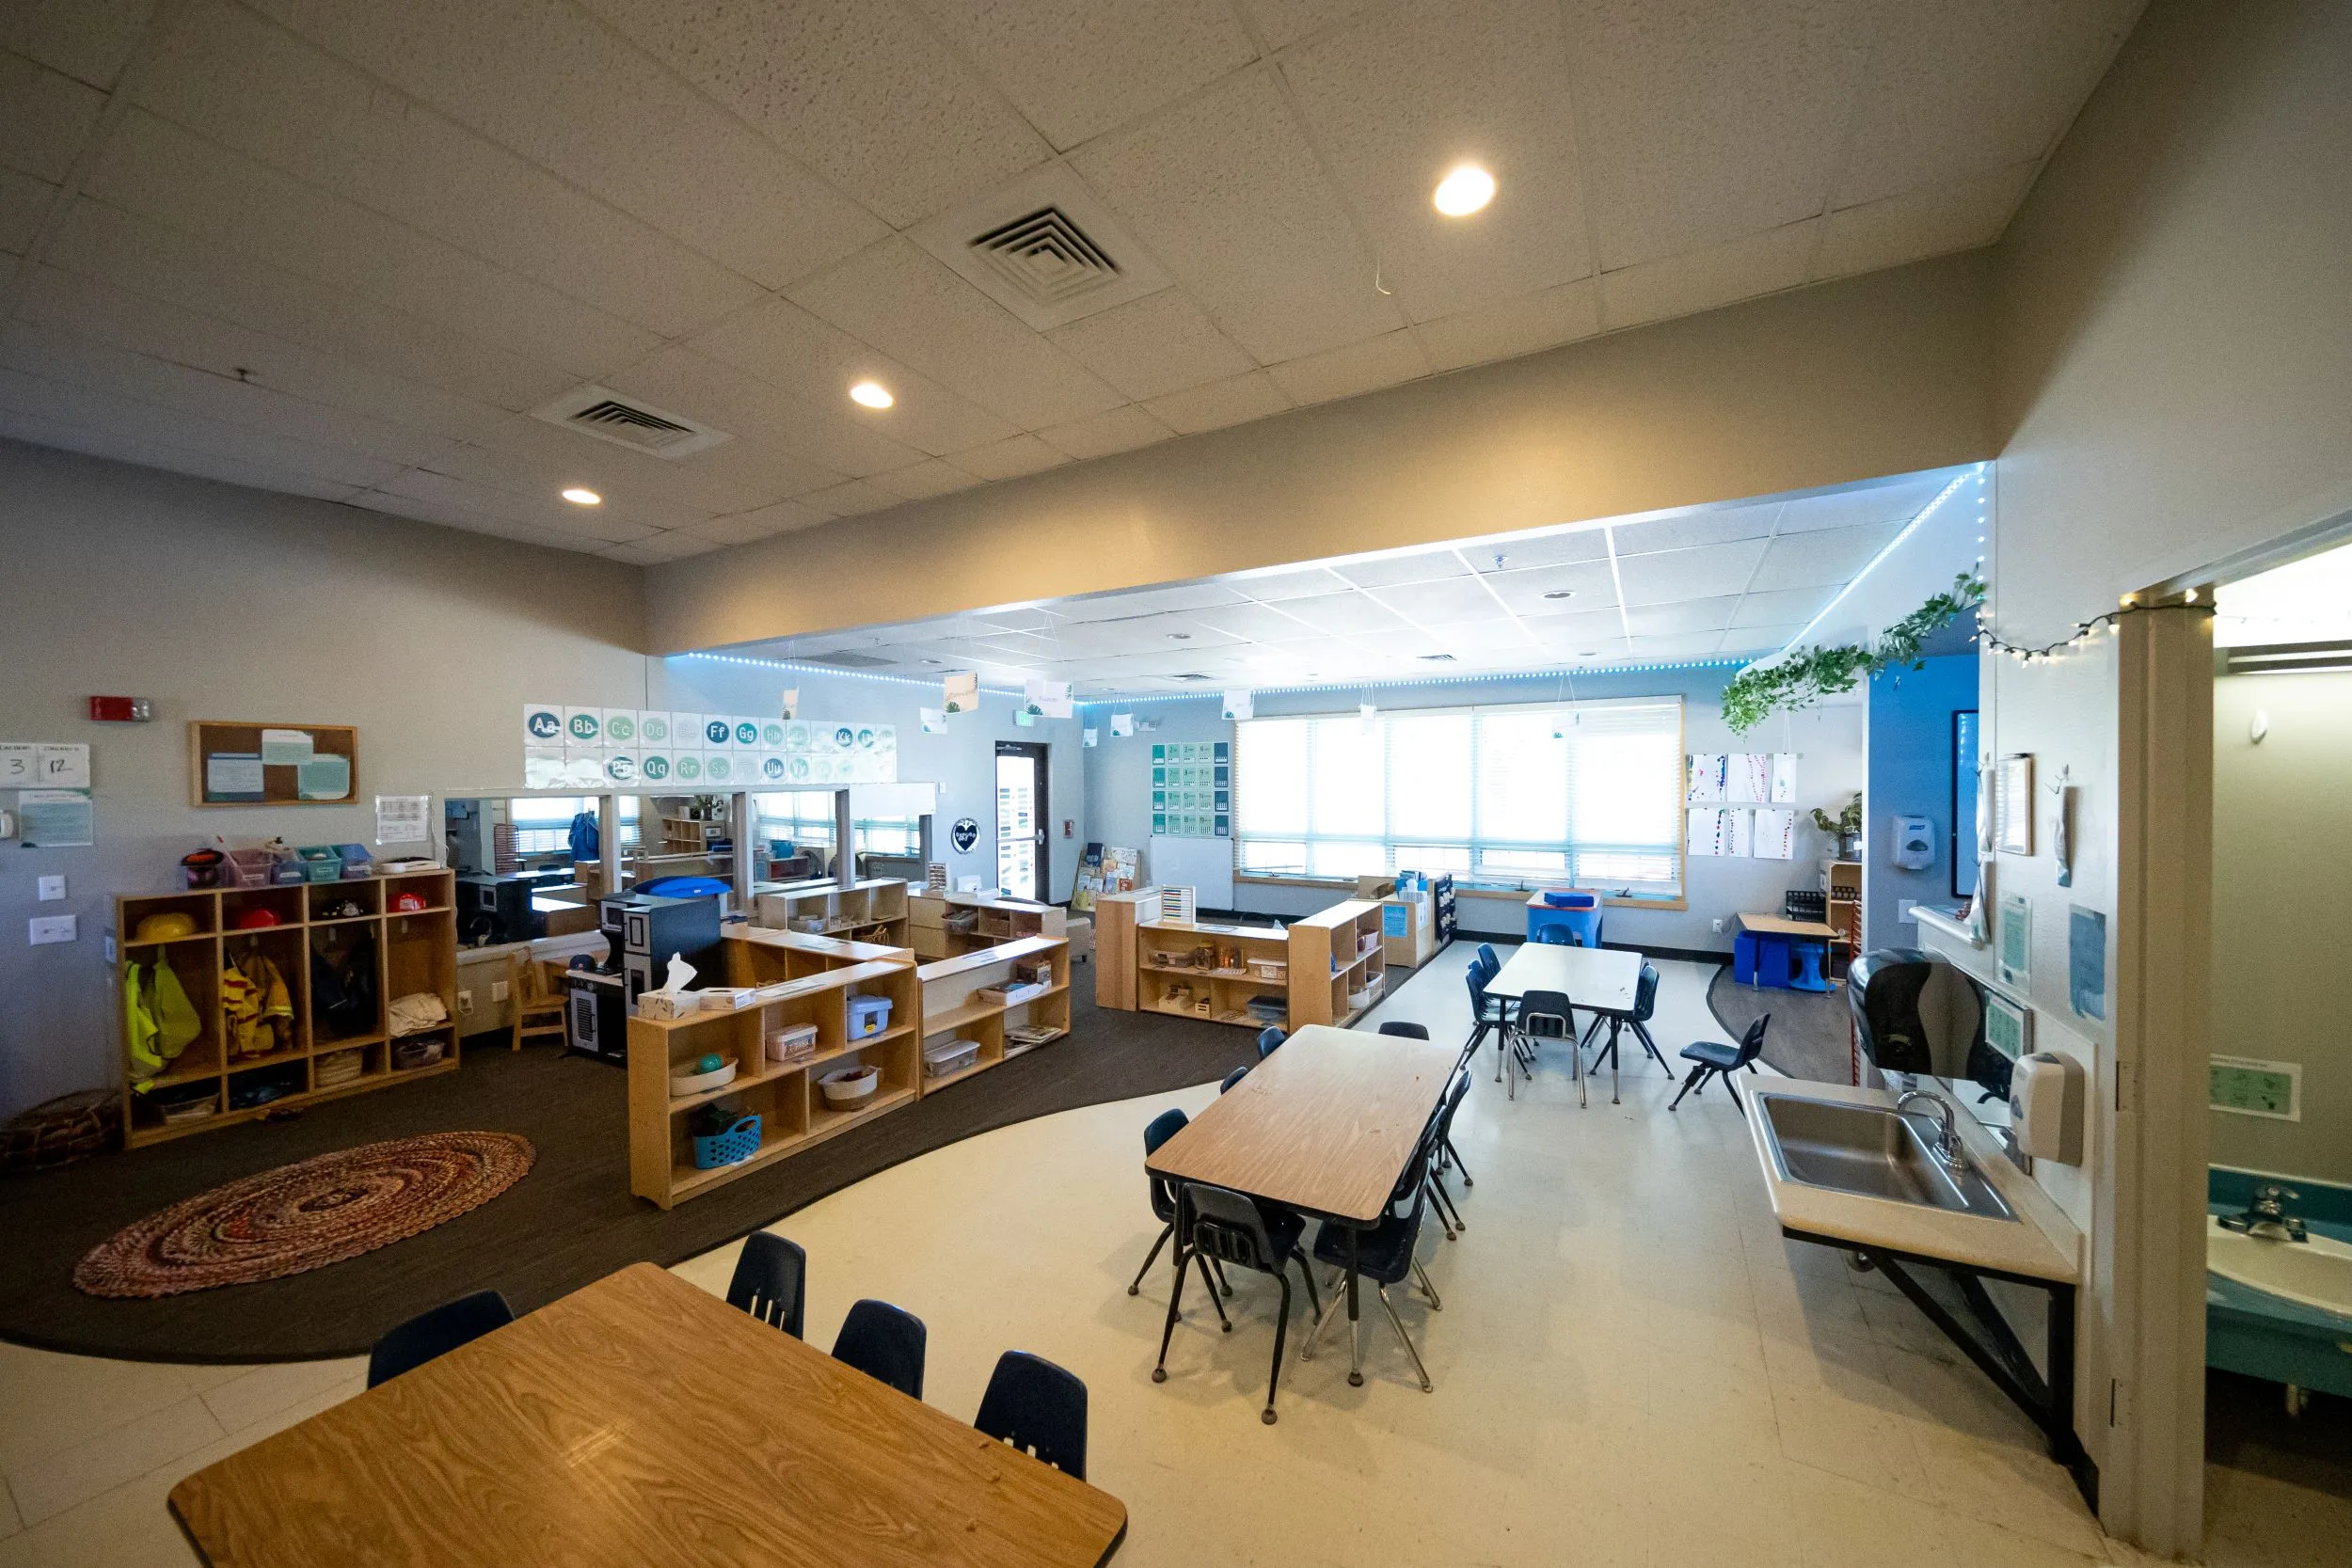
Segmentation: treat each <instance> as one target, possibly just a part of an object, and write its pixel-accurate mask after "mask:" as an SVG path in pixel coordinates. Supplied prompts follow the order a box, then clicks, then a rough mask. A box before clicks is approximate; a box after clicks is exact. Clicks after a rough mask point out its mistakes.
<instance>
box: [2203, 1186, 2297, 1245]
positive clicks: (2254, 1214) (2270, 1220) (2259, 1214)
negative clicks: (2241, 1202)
mask: <svg viewBox="0 0 2352 1568" xmlns="http://www.w3.org/2000/svg"><path fill="white" fill-rule="evenodd" d="M2301 1196H2303V1195H2302V1194H2301V1193H2298V1192H2296V1190H2295V1189H2294V1188H2292V1187H2281V1186H2280V1185H2279V1184H2278V1183H2277V1182H2275V1181H2265V1182H2264V1183H2262V1184H2261V1185H2260V1186H2258V1187H2256V1188H2255V1189H2254V1196H2253V1199H2252V1201H2250V1202H2249V1203H2248V1204H2247V1205H2246V1212H2244V1213H2242V1214H2224V1215H2223V1216H2222V1217H2221V1228H2222V1229H2224V1230H2235V1231H2240V1232H2242V1233H2244V1234H2246V1235H2249V1236H2251V1235H2252V1234H2253V1233H2254V1231H2255V1229H2256V1228H2257V1227H2261V1226H2265V1225H2275V1226H2277V1227H2279V1228H2280V1230H2281V1231H2283V1232H2284V1233H2285V1235H2286V1239H2287V1240H2288V1241H2290V1242H2308V1241H2310V1240H2311V1239H2312V1238H2311V1233H2310V1232H2309V1231H2307V1230H2305V1229H2304V1228H2303V1222H2302V1221H2301V1220H2299V1219H2296V1217H2295V1216H2294V1215H2293V1214H2290V1213H2288V1212H2287V1210H2286V1200H2287V1199H2288V1198H2291V1197H2301Z"/></svg>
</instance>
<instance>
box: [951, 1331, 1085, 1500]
mask: <svg viewBox="0 0 2352 1568" xmlns="http://www.w3.org/2000/svg"><path fill="white" fill-rule="evenodd" d="M972 1424H973V1425H974V1426H975V1427H977V1428H978V1429H979V1430H980V1431H981V1432H983V1433H987V1434H988V1435H989V1436H991V1437H993V1438H995V1439H997V1440H998V1441H999V1442H1004V1443H1010V1444H1011V1445H1012V1446H1013V1447H1014V1448H1016V1449H1020V1450H1021V1451H1022V1452H1023V1453H1028V1454H1035V1455H1036V1456H1037V1457H1038V1458H1039V1459H1041V1460H1042V1461H1044V1462H1045V1463H1046V1464H1048V1465H1052V1466H1053V1467H1054V1468H1055V1469H1057V1470H1059V1471H1060V1472H1061V1473H1062V1474H1064V1475H1066V1476H1070V1477H1072V1478H1073V1479H1075V1480H1078V1481H1084V1480H1086V1479H1087V1386H1086V1385H1085V1384H1084V1383H1083V1382H1081V1381H1080V1380H1079V1378H1078V1375H1077V1374H1076V1373H1075V1372H1071V1371H1066V1370H1063V1369H1061V1368H1059V1367H1057V1366H1055V1365H1054V1364H1053V1363H1052V1362H1051V1361H1048V1360H1046V1359H1045V1358H1044V1357H1043V1356H1041V1355H1031V1354H1029V1353H1028V1352H1027V1351H1025V1350H1009V1351H1007V1352H1005V1354H1002V1355H1000V1356H998V1357H997V1358H996V1370H994V1371H993V1372H992V1373H990V1374H989V1379H988V1391H987V1392H986V1393H984V1394H982V1395H981V1396H980V1413H979V1414H978V1415H977V1416H975V1417H974V1418H972Z"/></svg>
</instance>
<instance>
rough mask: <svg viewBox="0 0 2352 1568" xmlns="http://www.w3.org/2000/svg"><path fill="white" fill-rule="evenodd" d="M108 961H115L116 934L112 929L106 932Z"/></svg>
mask: <svg viewBox="0 0 2352 1568" xmlns="http://www.w3.org/2000/svg"><path fill="white" fill-rule="evenodd" d="M106 961H107V962H108V963H112V962H114V961H115V934H114V933H113V932H112V931H108V932H107V933H106Z"/></svg>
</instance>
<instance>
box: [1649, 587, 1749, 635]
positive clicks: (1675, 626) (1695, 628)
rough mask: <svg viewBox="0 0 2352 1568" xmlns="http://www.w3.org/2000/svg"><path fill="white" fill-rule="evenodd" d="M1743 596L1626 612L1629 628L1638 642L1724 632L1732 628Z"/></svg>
mask: <svg viewBox="0 0 2352 1568" xmlns="http://www.w3.org/2000/svg"><path fill="white" fill-rule="evenodd" d="M1739 603H1740V595H1738V594H1718V595H1716V596H1715V597H1714V598H1711V599H1685V600H1683V601H1682V602H1681V603H1679V604H1661V605H1648V606H1645V607H1643V608H1641V609H1637V610H1627V611H1626V612H1625V620H1626V625H1627V626H1630V627H1631V628H1632V629H1633V635H1634V636H1635V637H1636V638H1643V637H1665V636H1672V635H1675V634H1677V633H1682V632H1701V631H1714V632H1719V631H1722V630H1723V629H1724V627H1725V626H1729V625H1730V624H1731V612H1732V610H1734V609H1735V608H1737V607H1738V605H1739Z"/></svg>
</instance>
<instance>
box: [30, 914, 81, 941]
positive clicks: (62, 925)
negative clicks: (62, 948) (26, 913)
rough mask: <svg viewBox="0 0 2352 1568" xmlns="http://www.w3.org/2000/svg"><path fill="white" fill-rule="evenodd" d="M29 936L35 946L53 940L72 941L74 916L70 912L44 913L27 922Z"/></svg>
mask: <svg viewBox="0 0 2352 1568" xmlns="http://www.w3.org/2000/svg"><path fill="white" fill-rule="evenodd" d="M24 924H25V927H26V930H27V933H28V938H27V940H29V941H30V942H32V944H33V945H34V946H35V947H40V946H42V945H44V944H46V943H48V942H72V940H73V939H74V935H75V929H74V926H75V922H74V917H73V916H72V915H70V914H52V915H44V916H43V917H41V918H40V919H39V920H28V921H26V922H25V923H24Z"/></svg>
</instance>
